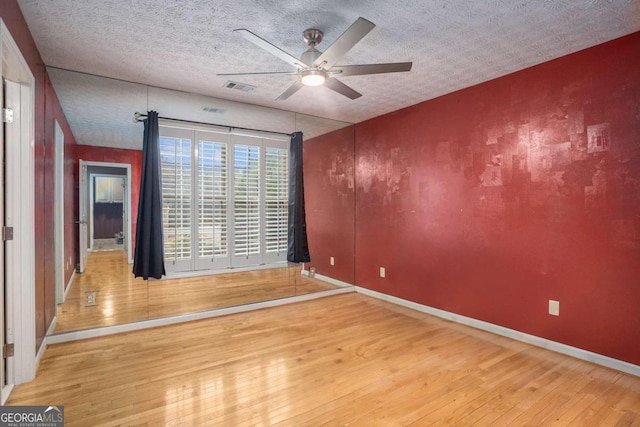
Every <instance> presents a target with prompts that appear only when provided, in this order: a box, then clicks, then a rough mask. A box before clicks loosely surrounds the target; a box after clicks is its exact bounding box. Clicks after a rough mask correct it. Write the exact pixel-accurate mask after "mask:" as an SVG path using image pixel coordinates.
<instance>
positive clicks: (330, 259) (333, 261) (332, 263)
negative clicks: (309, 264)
mask: <svg viewBox="0 0 640 427" xmlns="http://www.w3.org/2000/svg"><path fill="white" fill-rule="evenodd" d="M329 264H331V265H336V260H335V259H333V257H331V258H329Z"/></svg>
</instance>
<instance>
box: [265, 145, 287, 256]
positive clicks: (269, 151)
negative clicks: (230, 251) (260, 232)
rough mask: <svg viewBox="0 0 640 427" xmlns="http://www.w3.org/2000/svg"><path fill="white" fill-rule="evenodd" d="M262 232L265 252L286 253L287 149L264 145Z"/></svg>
mask: <svg viewBox="0 0 640 427" xmlns="http://www.w3.org/2000/svg"><path fill="white" fill-rule="evenodd" d="M264 156H265V172H264V173H265V186H264V187H265V188H264V191H265V197H264V212H265V214H264V216H265V219H264V222H265V227H264V234H265V253H267V254H276V255H280V254H286V252H287V225H288V202H289V183H288V179H287V175H288V168H289V151H288V150H287V149H283V148H275V147H266V148H265V150H264Z"/></svg>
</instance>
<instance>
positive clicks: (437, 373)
mask: <svg viewBox="0 0 640 427" xmlns="http://www.w3.org/2000/svg"><path fill="white" fill-rule="evenodd" d="M9 404H11V405H29V404H39V405H49V404H59V405H64V406H65V415H66V425H67V426H88V425H91V426H100V425H102V426H122V425H148V426H163V425H175V426H203V425H204V426H206V425H212V426H257V425H278V426H296V427H297V426H314V427H315V426H322V425H325V426H340V425H349V426H407V425H415V426H425V425H438V426H439V425H461V426H466V425H480V426H482V425H486V426H501V425H505V426H507V425H545V426H546V425H612V426H615V425H638V424H639V423H640V415H639V414H638V412H639V411H638V405H639V404H640V378H637V377H633V376H630V375H627V374H624V373H621V372H617V371H613V370H610V369H607V368H603V367H599V366H596V365H593V364H590V363H587V362H584V361H580V360H577V359H573V358H571V357H568V356H564V355H561V354H557V353H553V352H551V351H548V350H545V349H541V348H537V347H532V346H530V345H527V344H524V343H521V342H516V341H512V340H509V339H507V338H505V337H501V336H497V335H493V334H490V333H487V332H484V331H479V330H476V329H473V328H469V327H466V326H462V325H458V324H454V323H451V322H447V321H444V320H442V319H438V318H434V317H431V316H429V315H426V314H424V313H418V312H415V311H412V310H409V309H406V308H404V307H398V306H395V305H392V304H389V303H386V302H383V301H379V300H375V299H371V298H369V297H366V296H363V295H359V294H345V295H338V296H333V297H328V298H323V299H319V300H313V301H307V302H303V303H297V304H291V305H286V306H280V307H275V308H270V309H264V310H258V311H254V312H247V313H240V314H236V315H230V316H224V317H218V318H212V319H206V320H201V321H196V322H189V323H183V324H176V325H171V326H166V327H161V328H154V329H148V330H141V331H135V332H129V333H125V334H119V335H112V336H107V337H102V338H96V339H90V340H84V341H77V342H69V343H63V344H57V345H53V346H50V347H49V348H48V349H47V352H46V354H45V355H44V357H43V360H42V362H41V365H40V369H39V371H38V376H37V378H36V379H35V380H34V381H33V382H31V383H29V384H24V385H21V386H18V387H17V388H16V389H15V391H14V393H13V394H12V396H11V398H10V400H9Z"/></svg>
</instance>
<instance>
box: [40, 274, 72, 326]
mask: <svg viewBox="0 0 640 427" xmlns="http://www.w3.org/2000/svg"><path fill="white" fill-rule="evenodd" d="M75 277H76V269H75V268H74V269H73V272H72V273H71V277H70V278H69V281H68V282H67V286H66V287H65V288H64V294H63V295H62V302H63V303H64V302H65V301H66V300H67V295H68V294H69V291H70V290H71V285H72V284H73V279H74V278H75ZM47 335H48V334H47Z"/></svg>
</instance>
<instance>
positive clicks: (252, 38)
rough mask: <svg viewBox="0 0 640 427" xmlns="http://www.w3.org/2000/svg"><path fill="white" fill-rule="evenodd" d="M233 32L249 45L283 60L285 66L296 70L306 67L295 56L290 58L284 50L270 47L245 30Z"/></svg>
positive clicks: (263, 40)
mask: <svg viewBox="0 0 640 427" xmlns="http://www.w3.org/2000/svg"><path fill="white" fill-rule="evenodd" d="M233 31H234V32H236V33H239V34H240V35H241V36H242V37H244V38H245V39H247V40H248V41H250V42H251V43H253V44H255V45H256V46H258V47H261V48H262V49H264V50H266V51H267V52H269V53H270V54H272V55H274V56H276V57H278V58H280V59H281V60H283V61H284V62H286V63H287V64H290V65H293V66H294V67H296V68H304V67H306V65H305V64H303V63H302V61H300V60H299V59H298V58H296V57H295V56H292V55H290V54H288V53H287V52H285V51H284V50H282V49H280V48H279V47H276V46H274V45H272V44H271V43H269V42H268V41H266V40H265V39H263V38H261V37H259V36H257V35H255V34H253V33H252V32H251V31H249V30H246V29H244V28H240V29H237V30H233Z"/></svg>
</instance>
